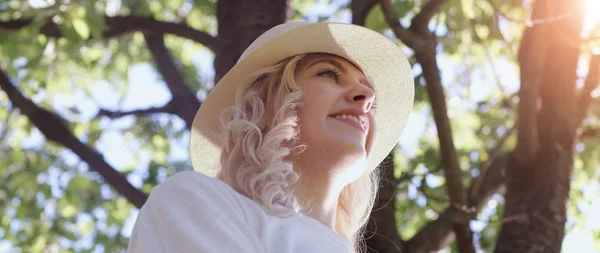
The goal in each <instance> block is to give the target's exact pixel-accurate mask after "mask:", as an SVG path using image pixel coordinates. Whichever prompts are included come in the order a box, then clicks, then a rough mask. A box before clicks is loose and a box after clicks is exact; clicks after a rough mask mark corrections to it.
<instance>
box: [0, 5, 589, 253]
mask: <svg viewBox="0 0 600 253" xmlns="http://www.w3.org/2000/svg"><path fill="white" fill-rule="evenodd" d="M297 20H305V21H311V22H318V21H337V22H344V23H354V24H357V25H362V26H366V27H368V28H371V29H373V30H376V31H378V32H381V33H382V34H384V35H385V36H387V37H388V38H389V39H391V40H392V41H395V42H396V43H397V45H398V47H400V48H402V50H403V51H404V52H405V53H406V55H407V56H408V57H409V60H410V63H411V64H412V68H413V71H414V80H415V89H416V97H415V106H414V113H413V114H412V115H411V118H410V121H409V123H408V126H407V127H406V129H405V131H404V134H403V136H402V139H401V141H400V142H399V143H398V145H397V147H396V148H395V150H394V151H393V152H392V153H391V154H390V155H389V156H388V158H387V160H386V162H384V163H382V170H383V171H384V172H385V175H386V179H385V180H382V183H381V190H380V194H379V199H378V203H377V206H376V207H375V210H374V212H373V213H372V217H371V220H370V222H369V225H368V229H367V231H368V232H367V239H366V241H365V244H366V246H367V247H368V249H369V252H407V253H408V252H411V253H412V252H461V253H462V252H499V253H504V252H512V253H521V252H523V253H524V252H527V253H529V252H568V253H588V252H589V253H592V252H600V216H599V215H598V214H600V184H599V182H598V178H599V177H600V168H598V165H599V161H600V153H599V151H600V136H599V132H598V131H599V130H600V121H599V119H600V98H599V97H600V89H598V88H597V87H598V84H599V74H600V66H599V63H600V59H599V56H598V54H600V0H393V1H392V0H353V1H350V0H331V1H325V0H220V1H216V0H99V1H94V0H0V87H1V89H0V180H1V181H0V182H1V183H0V252H125V249H126V246H127V243H128V240H129V236H130V234H131V229H132V226H133V223H134V221H135V219H136V217H137V214H138V210H139V208H140V207H141V206H142V205H143V203H144V201H145V200H146V198H147V195H148V193H149V192H150V191H151V189H152V188H153V187H154V186H156V185H157V184H159V183H160V182H162V181H164V180H165V179H166V178H167V177H169V176H171V175H173V174H174V173H177V172H180V171H183V170H190V169H191V166H190V162H189V155H188V150H187V148H188V138H189V126H190V125H191V123H192V121H193V117H194V116H195V112H196V110H197V109H198V108H199V106H200V104H201V103H202V101H203V99H204V98H205V97H206V94H208V93H209V92H210V90H211V88H212V87H213V86H214V84H215V83H216V82H218V80H219V79H220V78H221V77H222V76H223V75H224V74H225V73H226V72H227V70H228V69H229V68H231V67H232V66H233V64H235V62H236V61H237V59H238V57H239V56H240V55H241V53H242V52H243V50H244V49H245V48H246V47H247V46H248V45H249V44H250V43H251V42H252V41H253V40H254V39H255V38H256V37H258V36H259V35H260V34H262V33H263V32H264V31H266V30H268V29H269V28H271V27H273V26H275V25H277V24H281V23H284V22H290V21H297ZM198 215H202V214H198ZM199 240H201V238H199Z"/></svg>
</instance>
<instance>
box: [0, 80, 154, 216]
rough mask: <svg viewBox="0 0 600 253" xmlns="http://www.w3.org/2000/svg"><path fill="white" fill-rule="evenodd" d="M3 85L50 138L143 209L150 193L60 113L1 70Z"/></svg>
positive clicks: (14, 104)
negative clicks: (34, 98) (23, 91)
mask: <svg viewBox="0 0 600 253" xmlns="http://www.w3.org/2000/svg"><path fill="white" fill-rule="evenodd" d="M0 88H2V90H4V92H6V94H7V96H8V98H9V99H10V101H11V102H12V106H13V107H15V108H19V110H20V111H21V112H22V113H23V114H25V115H26V116H27V118H29V120H30V121H31V122H32V123H33V124H34V125H35V126H36V127H37V128H38V129H39V130H40V131H41V132H42V133H43V134H44V136H45V137H46V139H48V140H50V141H53V142H56V143H58V144H61V145H63V146H65V147H67V148H68V149H70V150H71V151H73V153H75V154H77V156H79V158H81V160H83V161H85V162H86V163H87V164H88V165H89V166H90V168H91V169H93V170H95V171H96V172H98V173H99V174H100V175H101V176H102V177H103V178H104V180H105V181H106V182H108V183H109V184H110V185H111V186H112V187H114V188H115V189H116V190H117V191H118V192H119V193H121V194H122V195H123V196H125V198H127V199H128V200H129V201H130V202H131V203H132V204H133V205H135V206H136V207H138V208H141V207H142V205H143V204H144V203H145V202H146V199H147V198H148V196H147V195H146V194H145V193H144V192H142V191H140V190H138V189H137V188H135V187H134V186H133V185H131V184H130V183H129V182H128V181H127V179H126V178H125V177H123V176H122V175H121V174H120V173H119V172H118V171H117V170H115V169H114V168H113V167H112V166H110V165H109V164H108V163H107V162H106V161H105V160H104V158H103V157H102V155H101V154H99V153H98V152H96V151H95V150H93V149H92V148H90V147H88V146H86V145H85V144H84V143H82V142H81V141H80V140H79V139H77V137H75V135H73V133H71V130H70V129H69V127H68V126H67V124H66V123H65V120H64V119H63V118H61V117H60V116H58V115H56V114H54V113H52V112H50V111H48V110H46V109H43V108H41V107H39V106H37V105H36V104H35V103H34V102H33V101H31V100H30V99H28V98H26V97H25V96H23V94H21V92H19V91H18V90H17V88H16V87H15V86H14V85H13V84H12V82H11V81H10V79H9V77H8V76H7V75H6V73H5V72H4V71H3V70H1V69H0Z"/></svg>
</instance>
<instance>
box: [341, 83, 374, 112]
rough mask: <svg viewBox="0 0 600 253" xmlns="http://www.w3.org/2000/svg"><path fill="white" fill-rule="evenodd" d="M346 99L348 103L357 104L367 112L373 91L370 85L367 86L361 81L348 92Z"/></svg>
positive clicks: (371, 103)
mask: <svg viewBox="0 0 600 253" xmlns="http://www.w3.org/2000/svg"><path fill="white" fill-rule="evenodd" d="M346 99H347V100H348V102H350V103H353V104H357V105H359V106H360V107H361V108H362V109H363V111H365V112H368V111H370V110H371V107H372V106H373V101H374V100H375V92H374V91H373V89H371V88H370V87H367V86H366V85H364V84H362V83H357V84H356V86H354V87H353V88H352V90H350V91H349V92H348V95H347V96H346Z"/></svg>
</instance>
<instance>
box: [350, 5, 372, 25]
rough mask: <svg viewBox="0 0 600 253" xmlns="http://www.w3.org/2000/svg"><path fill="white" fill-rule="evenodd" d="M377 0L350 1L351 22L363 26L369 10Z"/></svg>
mask: <svg viewBox="0 0 600 253" xmlns="http://www.w3.org/2000/svg"><path fill="white" fill-rule="evenodd" d="M378 2H379V0H352V1H351V2H350V10H351V11H352V24H355V25H360V26H364V25H365V19H366V18H367V15H368V14H369V11H371V9H373V7H374V6H375V5H376V4H377V3H378Z"/></svg>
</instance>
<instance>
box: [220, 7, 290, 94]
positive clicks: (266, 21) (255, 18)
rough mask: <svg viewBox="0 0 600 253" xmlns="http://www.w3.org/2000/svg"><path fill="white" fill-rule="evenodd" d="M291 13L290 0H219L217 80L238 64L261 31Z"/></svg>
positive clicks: (280, 21)
mask: <svg viewBox="0 0 600 253" xmlns="http://www.w3.org/2000/svg"><path fill="white" fill-rule="evenodd" d="M288 15H289V0H252V1H246V0H220V1H218V2H217V19H218V23H219V30H218V32H219V35H218V41H219V42H220V43H221V45H220V47H219V50H217V51H216V52H215V61H214V67H215V83H217V82H218V81H219V80H221V78H223V76H224V75H225V74H226V73H227V71H229V69H231V67H233V65H235V63H236V62H237V60H238V59H239V58H240V56H241V55H242V53H243V52H244V50H246V48H247V47H248V46H249V45H250V44H251V43H252V42H253V41H254V40H255V39H256V38H258V36H260V35H261V34H262V33H264V32H266V31H267V30H269V29H270V28H272V27H274V26H276V25H279V24H283V23H285V22H286V21H287V18H288Z"/></svg>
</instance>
